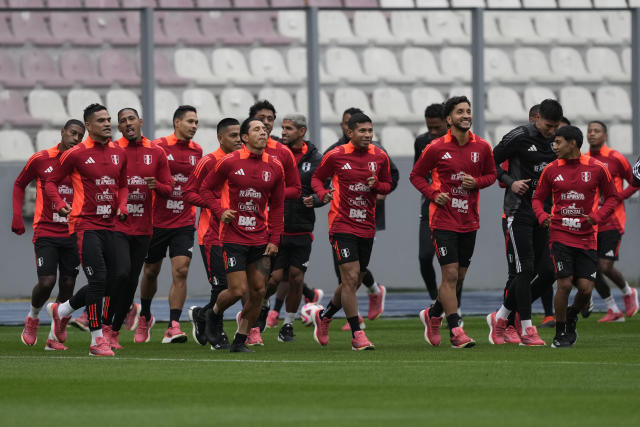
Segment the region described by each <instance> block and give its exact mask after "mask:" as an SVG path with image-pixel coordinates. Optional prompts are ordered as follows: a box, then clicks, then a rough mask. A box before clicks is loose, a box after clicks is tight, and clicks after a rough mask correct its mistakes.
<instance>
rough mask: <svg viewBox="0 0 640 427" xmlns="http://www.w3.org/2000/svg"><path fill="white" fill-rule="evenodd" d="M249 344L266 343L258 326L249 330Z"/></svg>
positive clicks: (247, 342)
mask: <svg viewBox="0 0 640 427" xmlns="http://www.w3.org/2000/svg"><path fill="white" fill-rule="evenodd" d="M246 344H247V345H264V342H263V341H262V336H261V335H260V328H259V327H258V326H256V327H255V328H251V329H250V330H249V335H248V336H247V341H246Z"/></svg>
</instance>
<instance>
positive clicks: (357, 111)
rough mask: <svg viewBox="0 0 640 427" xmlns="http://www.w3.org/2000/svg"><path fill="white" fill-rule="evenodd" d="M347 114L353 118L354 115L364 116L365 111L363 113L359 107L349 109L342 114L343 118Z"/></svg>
mask: <svg viewBox="0 0 640 427" xmlns="http://www.w3.org/2000/svg"><path fill="white" fill-rule="evenodd" d="M347 114H348V115H350V116H353V115H354V114H364V111H362V110H361V109H359V108H358V107H349V108H347V109H346V110H344V113H342V117H344V116H346V115H347Z"/></svg>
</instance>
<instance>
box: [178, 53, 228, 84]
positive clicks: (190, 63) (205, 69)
mask: <svg viewBox="0 0 640 427" xmlns="http://www.w3.org/2000/svg"><path fill="white" fill-rule="evenodd" d="M173 63H174V64H175V67H176V74H178V76H180V77H183V78H185V79H189V80H193V81H195V82H196V83H199V84H212V85H218V84H223V83H225V82H226V81H227V80H226V79H224V78H222V77H219V76H214V75H213V74H212V73H211V67H210V66H209V61H208V60H207V57H206V56H205V55H204V53H202V51H201V50H199V49H176V52H175V53H174V55H173Z"/></svg>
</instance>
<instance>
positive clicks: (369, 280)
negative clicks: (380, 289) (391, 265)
mask: <svg viewBox="0 0 640 427" xmlns="http://www.w3.org/2000/svg"><path fill="white" fill-rule="evenodd" d="M375 282H376V281H375V280H374V279H373V274H371V272H370V271H369V269H367V272H366V273H365V274H364V278H363V279H362V284H363V285H365V286H366V287H367V288H370V287H372V286H373V284H374V283H375Z"/></svg>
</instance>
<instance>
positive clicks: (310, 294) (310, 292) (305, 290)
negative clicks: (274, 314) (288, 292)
mask: <svg viewBox="0 0 640 427" xmlns="http://www.w3.org/2000/svg"><path fill="white" fill-rule="evenodd" d="M302 295H304V297H305V298H306V299H308V300H313V297H315V296H316V293H315V292H314V291H313V289H311V288H310V287H309V286H307V284H306V283H305V284H304V286H303V287H302ZM277 302H278V301H277V300H276V303H277Z"/></svg>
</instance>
